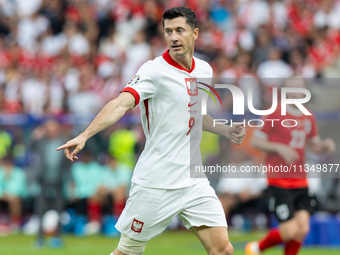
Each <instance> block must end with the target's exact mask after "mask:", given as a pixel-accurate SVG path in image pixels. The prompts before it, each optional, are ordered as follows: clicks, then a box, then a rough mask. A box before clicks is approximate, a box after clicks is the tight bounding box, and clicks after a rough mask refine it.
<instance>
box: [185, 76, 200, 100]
mask: <svg viewBox="0 0 340 255" xmlns="http://www.w3.org/2000/svg"><path fill="white" fill-rule="evenodd" d="M184 80H185V85H186V86H187V91H188V95H189V96H192V97H195V96H197V95H198V84H197V80H196V78H185V79H184Z"/></svg>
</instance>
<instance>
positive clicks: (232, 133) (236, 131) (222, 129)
mask: <svg viewBox="0 0 340 255" xmlns="http://www.w3.org/2000/svg"><path fill="white" fill-rule="evenodd" d="M202 129H203V131H207V132H210V133H213V134H216V135H223V136H225V137H227V138H228V139H229V140H230V141H232V142H233V143H234V144H241V143H242V141H243V139H244V137H245V135H246V129H245V128H244V127H243V126H242V124H233V126H227V125H225V124H223V123H221V122H218V123H217V122H215V127H214V119H213V118H211V117H210V115H208V114H206V115H203V124H202Z"/></svg>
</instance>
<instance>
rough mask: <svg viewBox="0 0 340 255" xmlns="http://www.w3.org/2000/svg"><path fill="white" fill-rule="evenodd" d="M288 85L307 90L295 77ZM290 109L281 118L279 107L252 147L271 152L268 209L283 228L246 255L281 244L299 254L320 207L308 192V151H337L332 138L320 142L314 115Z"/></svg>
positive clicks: (249, 247) (255, 244) (248, 247)
mask: <svg viewBox="0 0 340 255" xmlns="http://www.w3.org/2000/svg"><path fill="white" fill-rule="evenodd" d="M285 86H286V87H299V88H304V87H305V82H304V80H303V79H302V78H298V77H295V78H291V79H288V80H287V81H286V83H285ZM302 97H304V95H303V94H302V93H298V92H294V93H290V92H289V93H287V98H290V99H299V98H302ZM286 110H287V112H286V115H281V107H278V108H277V109H276V111H275V112H274V113H272V114H270V115H269V116H267V117H266V118H265V120H264V125H263V126H262V127H261V128H260V129H258V130H256V131H255V132H254V135H253V137H252V145H253V146H254V147H255V148H257V149H260V150H262V151H265V152H267V158H266V166H267V177H268V186H269V193H270V199H269V202H268V207H269V210H270V211H273V212H275V214H276V216H277V218H278V220H279V228H278V229H272V230H270V231H269V233H268V234H267V235H266V236H265V237H264V238H263V239H261V240H260V241H258V242H250V243H248V244H247V245H246V247H245V251H246V255H259V254H261V253H262V252H263V251H264V250H266V249H268V248H270V247H272V246H275V245H278V244H281V243H284V244H285V253H284V254H285V255H296V254H297V253H298V251H299V249H300V247H301V244H302V242H303V240H304V238H305V236H306V235H307V234H308V232H309V219H310V215H311V214H312V213H313V211H314V208H315V205H316V200H315V197H314V196H313V195H312V194H310V193H309V192H308V184H307V179H306V177H307V176H306V175H307V171H304V166H305V156H304V154H305V148H306V146H308V148H309V149H310V150H311V151H313V152H315V153H325V152H334V151H335V143H334V141H333V140H332V139H330V138H327V139H325V140H321V139H320V137H319V135H318V128H317V124H316V120H315V117H314V115H313V114H312V115H305V114H304V113H303V112H302V111H301V110H300V109H299V108H298V107H297V106H296V105H287V109H286ZM283 120H285V121H283ZM282 121H283V122H282ZM275 167H276V169H275Z"/></svg>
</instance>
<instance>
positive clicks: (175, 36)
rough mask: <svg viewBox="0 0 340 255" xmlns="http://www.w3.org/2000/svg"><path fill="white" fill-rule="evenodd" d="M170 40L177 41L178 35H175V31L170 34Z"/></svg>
mask: <svg viewBox="0 0 340 255" xmlns="http://www.w3.org/2000/svg"><path fill="white" fill-rule="evenodd" d="M171 41H172V42H176V41H178V36H177V34H176V33H175V32H174V33H172V35H171Z"/></svg>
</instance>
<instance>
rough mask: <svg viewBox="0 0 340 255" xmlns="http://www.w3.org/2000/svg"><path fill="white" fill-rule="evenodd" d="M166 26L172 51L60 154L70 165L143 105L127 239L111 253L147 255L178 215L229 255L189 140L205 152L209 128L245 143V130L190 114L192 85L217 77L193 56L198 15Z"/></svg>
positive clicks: (212, 250) (124, 224) (149, 65)
mask: <svg viewBox="0 0 340 255" xmlns="http://www.w3.org/2000/svg"><path fill="white" fill-rule="evenodd" d="M163 28H164V35H165V39H166V42H167V45H168V47H169V49H168V50H167V51H166V52H164V53H163V55H162V56H160V57H157V58H155V59H154V60H153V61H148V62H146V63H145V64H143V65H142V66H141V68H140V69H139V70H138V72H137V74H136V75H135V76H134V77H133V78H132V79H131V80H130V82H129V83H128V84H127V86H126V88H125V89H123V90H122V93H121V94H120V95H119V96H118V97H117V98H116V99H114V100H112V101H111V102H109V103H108V104H107V105H106V106H105V107H104V108H103V109H102V110H101V111H100V112H99V114H98V115H97V116H96V117H95V119H94V120H93V121H92V123H91V124H90V125H89V126H88V127H87V128H86V130H85V131H84V132H83V133H81V134H80V135H79V136H77V137H76V138H74V139H73V140H70V141H68V142H67V143H66V144H65V145H62V146H60V147H59V148H58V150H61V149H65V151H64V153H65V155H66V157H67V158H68V159H69V160H71V161H73V160H76V159H78V158H77V156H76V154H77V153H78V152H79V151H80V150H81V149H82V148H83V147H84V144H85V142H86V141H87V139H89V138H90V137H91V136H93V135H94V134H96V133H98V132H99V131H101V130H103V129H105V128H107V127H109V126H110V125H112V124H114V123H115V122H117V121H118V120H119V119H120V118H121V117H122V116H123V115H124V114H125V112H126V111H127V110H128V109H129V108H131V107H134V106H137V105H140V111H141V119H142V125H143V130H144V133H145V136H146V144H145V149H144V151H143V153H142V154H141V156H140V158H139V160H138V162H137V164H136V166H135V170H134V173H133V177H132V180H131V182H132V186H131V189H130V197H129V199H128V200H127V203H126V207H125V208H124V210H123V212H122V214H121V216H120V218H119V220H118V222H117V225H116V228H117V229H118V230H119V231H120V232H121V238H120V241H119V244H118V248H117V249H116V250H115V251H114V252H113V253H112V254H114V255H120V254H129V255H131V254H142V253H143V251H144V249H145V246H146V244H147V242H148V241H149V240H150V239H152V238H154V237H157V236H159V235H160V234H161V233H162V232H163V231H164V230H165V229H166V227H167V226H168V225H169V223H170V221H171V220H172V218H173V217H174V216H175V215H179V217H180V218H181V219H182V220H183V222H184V224H185V226H186V227H187V228H188V229H191V230H192V231H193V232H194V233H195V235H196V236H197V237H198V238H199V240H200V241H201V243H202V244H203V246H204V248H205V249H206V251H207V252H208V254H225V255H231V254H233V247H232V245H231V243H230V241H229V237H228V232H227V223H226V220H225V216H224V212H223V208H222V206H221V203H220V202H219V200H218V198H217V196H216V194H215V192H214V190H213V189H212V188H211V186H210V185H209V182H208V180H207V179H206V178H190V166H191V164H192V163H193V162H191V161H190V157H191V155H190V143H191V144H196V145H197V148H196V147H195V149H197V150H199V144H200V140H201V136H202V129H203V130H205V131H208V132H212V133H215V134H218V135H223V136H225V137H227V138H229V139H230V140H231V141H232V142H233V143H235V144H240V143H241V142H242V140H243V138H244V136H245V129H244V128H243V127H241V126H240V125H239V126H237V125H233V126H226V125H218V127H216V128H214V127H213V119H212V118H211V117H210V116H209V115H203V116H202V115H195V116H194V117H192V116H190V114H189V111H188V110H189V109H192V108H193V107H197V105H194V104H192V105H190V98H191V96H194V95H192V94H191V90H189V89H188V88H187V86H186V85H187V81H190V82H191V81H193V80H194V79H195V78H212V68H211V67H210V65H209V64H208V63H206V62H205V61H202V60H200V59H197V58H195V57H193V53H194V42H195V40H196V39H197V37H198V33H199V31H198V28H197V26H196V15H195V13H194V12H193V11H192V10H191V9H190V8H186V7H175V8H172V9H169V10H166V11H165V12H164V14H163ZM192 118H195V119H192ZM194 129H195V130H194ZM193 134H194V135H193ZM72 149H73V150H72Z"/></svg>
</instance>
